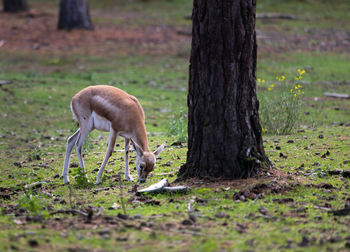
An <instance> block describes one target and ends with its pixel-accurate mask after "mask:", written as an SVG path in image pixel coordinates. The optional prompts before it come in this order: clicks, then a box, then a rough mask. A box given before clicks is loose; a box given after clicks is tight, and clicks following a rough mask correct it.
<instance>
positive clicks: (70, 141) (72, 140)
mask: <svg viewBox="0 0 350 252" xmlns="http://www.w3.org/2000/svg"><path fill="white" fill-rule="evenodd" d="M79 133H80V129H78V130H77V131H76V132H75V133H74V134H73V135H71V136H70V137H69V138H68V140H67V148H66V158H65V160H64V166H63V170H62V177H63V180H64V183H65V184H68V183H69V178H68V168H69V160H70V155H71V153H72V150H73V147H74V144H75V143H76V141H77V139H78V137H79Z"/></svg>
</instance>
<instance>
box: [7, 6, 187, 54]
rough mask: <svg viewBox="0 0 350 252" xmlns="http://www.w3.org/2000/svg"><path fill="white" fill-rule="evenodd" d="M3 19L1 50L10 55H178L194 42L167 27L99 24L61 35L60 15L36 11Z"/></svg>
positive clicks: (62, 32) (11, 15)
mask: <svg viewBox="0 0 350 252" xmlns="http://www.w3.org/2000/svg"><path fill="white" fill-rule="evenodd" d="M1 19H2V20H6V22H1V26H0V41H2V46H1V47H2V49H4V50H6V51H8V52H11V51H24V52H33V51H37V52H39V53H52V54H56V53H58V54H71V53H78V54H79V53H80V54H85V55H86V54H88V55H111V52H113V53H115V54H122V55H125V54H140V53H141V54H152V55H158V54H164V53H166V54H167V55H174V54H176V53H177V50H178V49H179V47H181V45H182V44H186V45H188V44H189V41H190V37H188V36H183V35H180V34H179V32H178V30H177V29H175V28H174V27H172V26H164V25H162V26H146V27H142V28H130V27H123V26H122V25H113V24H97V25H96V24H95V28H94V30H92V31H88V30H72V31H58V30H57V20H58V16H57V14H53V13H49V12H41V11H40V12H38V11H34V10H33V11H29V12H26V13H19V14H7V13H1V14H0V20H1ZM1 47H0V48H1Z"/></svg>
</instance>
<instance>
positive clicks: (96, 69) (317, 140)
mask: <svg viewBox="0 0 350 252" xmlns="http://www.w3.org/2000/svg"><path fill="white" fill-rule="evenodd" d="M42 2H43V1H42V0H41V1H34V0H33V5H34V6H35V7H36V8H40V6H41V4H42ZM111 2H113V3H115V5H116V7H113V8H115V9H117V10H116V11H120V12H123V13H129V14H132V15H134V16H135V17H137V18H136V20H135V22H133V21H130V19H129V22H130V23H128V24H127V25H129V26H130V27H139V26H142V25H145V26H147V25H150V24H158V23H161V22H163V21H164V22H163V23H165V24H167V25H171V24H174V25H175V26H176V27H182V26H183V25H186V23H185V22H187V21H183V20H182V18H183V16H185V15H188V14H189V13H190V11H191V10H190V8H191V5H192V4H191V3H190V2H189V1H175V0H174V1H157V0H154V1H141V2H140V1H131V2H130V4H129V2H128V4H126V3H121V2H119V1H117V2H116V1H109V2H108V1H95V2H93V3H92V8H93V13H94V12H95V13H98V14H101V15H100V17H99V18H100V19H98V20H97V22H98V23H99V24H103V23H106V22H110V21H111V22H112V21H113V20H114V23H116V24H118V22H120V23H122V21H123V20H126V19H124V18H125V17H115V18H114V17H111V16H110V13H111V12H112V11H113V10H114V9H113V8H109V9H108V10H105V7H104V5H105V6H110V5H109V4H110V3H111ZM107 4H108V5H107ZM330 4H331V3H330V2H329V1H322V2H317V4H315V1H311V0H310V1H297V3H295V2H293V3H292V2H291V1H283V2H281V3H279V4H278V5H276V4H275V3H274V4H273V1H268V0H264V1H260V2H258V6H257V10H258V12H283V13H284V12H287V13H291V14H297V15H299V16H302V14H303V15H304V14H305V15H306V14H307V13H309V14H307V15H310V18H311V20H313V21H315V22H310V21H305V19H304V18H302V19H301V20H298V21H295V22H294V21H293V22H287V21H285V22H284V21H283V22H282V23H281V26H280V25H279V26H277V24H276V23H264V24H262V23H260V21H259V22H258V24H257V28H258V29H262V30H263V31H266V32H267V31H268V29H270V28H274V27H278V29H281V30H282V35H285V34H289V33H292V32H293V29H294V28H293V27H297V28H298V27H299V26H300V27H302V26H312V27H314V28H317V29H325V30H327V29H329V27H330V26H335V25H337V23H338V22H339V20H340V21H341V23H344V26H343V27H342V28H343V29H346V27H348V26H349V21H348V20H347V19H346V18H345V17H346V16H344V11H345V10H346V8H347V5H346V1H337V4H338V5H335V4H334V5H330ZM49 5H50V6H54V4H53V3H50V4H49ZM330 6H332V8H330ZM338 6H339V7H338ZM312 8H315V9H314V11H311V10H312ZM152 9H153V10H154V11H153V12H151V10H152ZM329 9H330V12H329V13H328V14H327V11H328V10H329ZM171 10H174V12H172V13H170V12H171ZM103 13H105V14H106V15H105V16H104V15H102V14H103ZM167 13H170V14H169V15H166V14H167ZM144 17H146V20H145V22H142V19H143V18H144ZM118 19H121V21H118ZM316 21H317V22H316ZM112 23H113V22H112ZM141 23H142V24H141ZM297 23H299V24H297ZM281 27H282V28H281ZM286 27H287V28H288V27H292V28H293V29H292V30H285V31H284V30H283V29H284V28H286ZM297 28H295V29H297ZM184 46H185V47H186V48H187V47H189V45H184ZM272 46H273V45H272ZM349 57H350V56H349V53H336V52H314V51H308V50H307V49H304V48H301V49H300V50H298V51H285V52H284V51H283V52H279V53H277V52H275V51H273V52H272V53H268V52H266V51H264V50H262V51H259V62H258V76H259V77H260V78H264V79H265V80H266V81H267V82H268V83H273V82H275V76H276V75H280V74H284V75H286V76H287V78H288V77H290V76H294V75H295V71H296V69H298V68H305V69H306V70H307V73H306V75H305V79H304V82H305V83H304V84H303V87H304V91H305V96H304V97H303V102H304V106H303V107H302V114H303V119H302V123H301V125H300V126H299V127H298V128H296V129H295V130H294V131H293V132H292V134H290V135H286V136H275V135H271V134H269V133H268V132H267V134H265V135H264V146H265V150H266V152H267V153H268V156H269V157H270V159H271V160H272V161H273V162H274V164H275V167H276V168H277V171H275V173H276V174H274V175H273V176H270V177H269V175H267V174H265V175H261V178H260V179H259V178H256V179H251V180H247V181H230V182H222V183H207V182H200V181H194V182H193V184H191V186H192V191H191V192H190V193H188V194H174V195H171V194H166V195H163V194H161V195H147V197H146V198H142V197H139V196H136V195H135V194H134V193H133V192H132V189H133V187H134V186H135V184H134V183H130V182H127V181H124V180H122V181H120V177H122V178H123V170H124V153H123V152H122V149H123V146H124V143H123V140H122V139H121V138H119V139H118V140H117V146H116V148H115V150H116V152H115V153H113V156H112V157H111V159H110V161H111V162H110V163H109V164H108V165H107V167H106V170H105V173H104V179H103V183H102V185H99V186H95V185H93V186H91V187H87V188H81V187H79V184H78V183H77V181H76V180H75V179H74V178H73V174H74V169H75V168H70V171H72V173H70V179H71V189H70V188H69V187H68V186H63V185H62V183H63V181H62V179H61V178H60V174H61V169H62V166H63V159H64V152H65V142H66V139H67V137H68V136H69V135H71V134H73V131H74V129H76V126H75V123H74V122H73V120H72V115H71V112H70V110H69V103H70V99H71V97H72V95H74V94H75V93H76V92H77V91H79V90H80V89H82V88H84V87H86V86H88V85H95V84H100V83H103V84H109V85H114V86H118V87H121V88H122V89H124V90H126V91H127V92H129V93H131V94H133V95H135V96H136V97H138V98H139V100H140V102H141V104H142V105H143V107H144V109H145V113H146V127H147V131H148V133H149V134H148V135H149V141H150V147H151V149H152V150H155V149H156V147H157V145H159V144H161V143H163V142H164V141H166V142H167V146H166V149H165V151H164V152H163V153H162V154H161V156H160V157H161V159H160V160H158V162H157V168H156V170H155V171H154V172H153V176H152V177H150V178H149V179H148V180H147V182H146V185H145V186H148V185H151V184H152V183H155V182H157V181H159V180H161V179H163V178H168V179H169V181H170V182H172V181H173V180H174V179H175V178H176V172H177V170H178V169H179V167H180V166H181V165H182V164H183V163H184V162H185V161H186V152H187V147H186V144H183V146H172V145H171V144H172V143H174V142H177V141H178V139H179V137H182V135H181V134H180V135H176V134H175V135H170V136H169V127H170V126H169V122H171V121H174V116H177V115H180V114H181V112H180V111H186V89H187V82H188V59H187V58H186V57H170V56H168V55H167V54H166V53H164V55H158V56H154V55H148V54H144V55H137V56H135V55H131V56H130V55H129V56H119V55H118V56H114V55H82V54H74V55H65V54H62V53H61V52H53V53H52V54H45V53H33V52H28V51H21V52H19V51H18V52H7V51H6V50H3V51H1V52H0V58H1V62H0V80H11V81H12V82H11V83H10V84H6V85H1V87H0V111H1V113H0V116H1V127H0V141H1V144H0V160H1V162H0V171H1V172H0V197H1V202H0V209H1V214H0V250H1V251H15V250H18V251H31V250H32V251H44V250H52V251H82V250H84V249H86V250H95V251H101V250H105V251H125V250H130V251H164V250H165V251H218V250H222V251H225V250H226V251H249V250H255V251H268V250H273V251H295V250H298V251H326V250H327V251H328V250H329V251H339V250H340V251H346V250H347V249H349V243H350V237H349V234H348V227H349V224H350V217H349V216H344V217H335V216H333V215H332V214H329V213H328V211H329V210H331V209H332V210H335V209H341V208H343V207H344V205H345V204H349V202H350V193H349V182H350V181H349V178H345V177H343V176H341V174H339V175H330V173H329V171H334V170H339V173H341V171H343V170H345V171H347V170H350V161H349V160H350V156H349V153H348V146H349V145H350V128H349V126H348V122H349V120H350V114H349V111H350V110H349V109H350V103H349V101H348V100H334V99H328V98H327V99H326V98H324V97H322V93H323V92H326V91H331V92H340V93H342V92H344V93H346V92H348V85H349V84H348V82H349V80H350V75H349V73H350V69H349V64H348V61H349ZM257 88H258V93H259V95H260V94H270V95H276V94H278V93H279V92H280V91H281V90H279V89H278V88H276V89H274V90H273V91H271V92H269V91H268V90H267V89H266V87H263V86H260V85H258V87H257ZM273 92H275V93H273ZM175 120H176V118H175ZM180 128H181V129H180V131H179V132H180V133H181V132H182V130H183V129H182V128H183V126H181V127H180ZM107 139H108V136H107V134H105V133H101V132H97V131H94V132H92V133H91V135H90V137H89V143H88V145H87V146H85V147H86V149H87V150H86V151H85V152H84V161H85V165H86V170H87V175H88V178H89V181H91V182H94V181H95V179H96V175H97V172H96V169H97V168H99V166H100V163H101V162H102V160H103V157H104V154H105V151H106V149H107ZM327 153H328V154H327ZM130 155H131V160H132V161H133V162H135V153H134V152H131V154H130ZM71 162H74V163H77V162H78V161H77V157H76V154H75V152H74V151H73V156H72V159H71ZM130 168H131V173H132V175H134V176H135V175H136V171H135V169H134V164H130ZM271 172H272V171H271ZM38 181H46V182H47V183H48V184H46V185H42V186H41V187H40V188H33V189H31V191H29V190H28V189H26V188H24V186H25V185H28V184H31V183H34V182H38ZM262 184H263V185H265V186H266V187H267V189H266V188H265V189H264V191H262V192H261V195H259V193H254V194H255V196H254V195H253V196H252V193H253V192H254V187H255V186H258V185H262ZM120 186H122V187H123V199H124V201H125V202H126V203H125V207H126V212H127V214H128V215H129V216H130V217H129V219H127V220H123V219H120V218H118V217H117V215H118V214H121V213H123V209H122V206H121V203H120V198H121V190H120ZM284 186H285V187H286V189H283V188H284ZM106 187H107V188H109V190H107V189H106V190H97V189H102V188H106ZM269 188H270V189H269ZM274 190H275V192H274ZM26 192H27V195H30V194H32V195H33V196H32V198H31V199H29V198H28V197H27V196H26V194H25V193H26ZM237 195H238V196H237ZM240 195H241V196H242V195H243V196H244V197H240ZM114 203H117V205H114V206H115V207H113V208H112V206H113V204H114ZM73 205H75V206H76V207H77V209H80V210H82V211H87V210H86V209H87V208H92V209H94V210H93V212H94V215H96V214H97V212H98V209H102V216H103V217H98V216H95V217H94V218H93V220H92V223H87V220H86V218H85V217H83V216H80V215H71V214H55V215H54V214H51V215H50V213H53V212H54V211H57V210H60V209H69V208H71V206H73ZM189 205H190V208H191V211H188V208H189ZM30 209H34V210H35V211H30ZM33 212H37V213H40V212H41V213H44V212H45V216H43V217H42V218H43V220H42V221H40V222H35V219H34V220H33V219H30V218H34V217H35V216H36V215H37V213H34V214H33ZM39 215H40V214H39ZM105 216H110V217H109V218H110V219H108V218H105ZM193 219H195V221H193ZM189 220H190V221H189ZM186 221H187V222H186ZM186 223H187V224H186Z"/></svg>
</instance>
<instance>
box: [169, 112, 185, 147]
mask: <svg viewBox="0 0 350 252" xmlns="http://www.w3.org/2000/svg"><path fill="white" fill-rule="evenodd" d="M169 135H171V136H176V137H177V141H179V142H182V143H184V142H186V141H187V114H186V113H184V112H183V110H180V112H179V113H178V114H177V115H175V116H173V119H172V120H171V121H170V123H169Z"/></svg>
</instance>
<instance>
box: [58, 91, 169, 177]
mask: <svg viewBox="0 0 350 252" xmlns="http://www.w3.org/2000/svg"><path fill="white" fill-rule="evenodd" d="M70 108H71V111H72V114H73V117H74V119H75V120H76V121H77V122H78V125H79V129H78V130H77V131H76V132H75V133H74V134H73V135H72V136H70V137H69V138H68V140H67V147H66V155H65V160H64V166H63V170H62V177H63V180H64V183H65V184H68V183H69V177H68V167H69V160H70V156H71V153H72V150H73V147H74V145H75V146H76V152H77V155H78V160H79V166H80V167H81V168H82V169H83V171H84V172H85V166H84V162H83V158H82V150H83V145H84V141H85V140H86V138H87V136H88V135H89V133H90V132H91V131H93V130H94V129H96V130H100V131H105V132H109V139H108V147H107V152H106V156H105V158H104V160H103V162H102V165H101V167H100V169H99V171H98V173H97V180H96V184H100V183H101V177H102V174H103V171H104V169H105V167H106V164H107V162H108V159H109V158H110V157H111V155H112V152H113V150H114V145H115V141H116V139H117V137H118V136H122V137H124V140H125V173H124V174H125V178H126V179H127V180H128V181H131V182H132V181H133V178H132V176H131V175H130V174H129V146H130V142H131V143H132V145H133V146H134V149H135V151H136V170H137V176H138V181H139V182H140V183H144V182H145V181H146V179H147V176H148V175H149V174H150V173H151V172H152V171H153V170H154V168H155V165H156V159H157V157H158V156H159V154H160V153H161V152H162V151H163V150H164V148H165V143H163V144H162V145H160V146H159V147H158V148H157V150H156V151H154V152H151V151H150V149H149V146H148V140H147V133H146V126H145V113H144V110H143V108H142V106H141V104H140V102H139V101H138V100H137V98H136V97H134V96H132V95H130V94H128V93H127V92H125V91H123V90H121V89H119V88H116V87H113V86H107V85H97V86H89V87H87V88H84V89H83V90H81V91H80V92H78V93H77V94H76V95H74V96H73V98H72V101H71V104H70Z"/></svg>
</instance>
